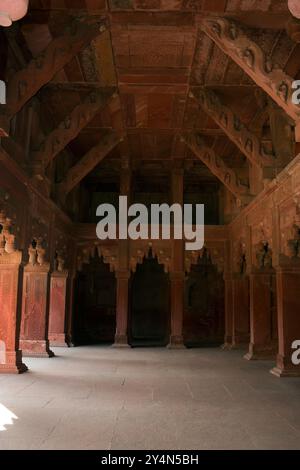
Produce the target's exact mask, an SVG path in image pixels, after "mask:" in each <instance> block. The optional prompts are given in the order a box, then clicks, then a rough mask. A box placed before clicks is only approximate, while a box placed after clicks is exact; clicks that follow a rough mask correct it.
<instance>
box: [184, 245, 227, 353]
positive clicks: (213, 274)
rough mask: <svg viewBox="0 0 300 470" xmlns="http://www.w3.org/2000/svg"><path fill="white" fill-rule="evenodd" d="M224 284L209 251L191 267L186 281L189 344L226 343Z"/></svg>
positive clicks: (186, 316) (187, 342)
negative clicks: (224, 341)
mask: <svg viewBox="0 0 300 470" xmlns="http://www.w3.org/2000/svg"><path fill="white" fill-rule="evenodd" d="M224 318H225V313H224V281H223V276H222V274H221V273H219V272H218V269H217V267H216V266H215V265H213V264H212V261H211V258H210V256H209V253H208V251H207V250H204V252H203V254H202V256H201V257H200V256H199V258H198V262H197V264H193V265H192V266H191V271H190V273H189V274H188V275H187V278H186V282H185V307H184V320H183V335H184V340H185V344H186V345H187V346H189V347H193V346H216V345H220V344H222V342H223V340H224V329H225V327H224V323H225V320H224Z"/></svg>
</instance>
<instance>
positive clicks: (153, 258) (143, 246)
mask: <svg viewBox="0 0 300 470" xmlns="http://www.w3.org/2000/svg"><path fill="white" fill-rule="evenodd" d="M159 245H160V244H159V243H157V244H152V243H140V246H132V249H131V250H130V255H131V257H130V266H131V273H132V274H131V279H130V297H129V299H130V300H129V303H130V305H129V342H130V344H131V345H132V346H166V345H167V344H168V341H169V335H170V280H169V274H168V273H169V270H170V260H171V256H170V255H169V252H168V247H165V248H164V247H162V246H159Z"/></svg>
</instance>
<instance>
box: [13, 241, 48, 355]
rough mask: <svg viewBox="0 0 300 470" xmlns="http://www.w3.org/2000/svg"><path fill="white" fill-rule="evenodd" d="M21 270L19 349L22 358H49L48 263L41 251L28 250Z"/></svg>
mask: <svg viewBox="0 0 300 470" xmlns="http://www.w3.org/2000/svg"><path fill="white" fill-rule="evenodd" d="M29 255H30V260H29V263H28V264H27V266H25V268H24V277H23V298H22V322H21V341H20V347H21V349H22V351H23V353H24V355H26V356H34V357H53V356H54V354H53V352H52V351H51V350H50V348H49V340H48V324H49V284H50V282H49V270H50V265H49V263H44V262H43V260H42V259H41V258H42V250H39V249H35V248H33V247H32V248H30V250H29Z"/></svg>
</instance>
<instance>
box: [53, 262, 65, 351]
mask: <svg viewBox="0 0 300 470" xmlns="http://www.w3.org/2000/svg"><path fill="white" fill-rule="evenodd" d="M67 280H68V272H67V271H63V272H60V271H55V272H53V273H52V274H51V280H50V307H49V335H48V337H49V342H50V346H56V347H68V342H67V339H66V300H67V299H66V296H67Z"/></svg>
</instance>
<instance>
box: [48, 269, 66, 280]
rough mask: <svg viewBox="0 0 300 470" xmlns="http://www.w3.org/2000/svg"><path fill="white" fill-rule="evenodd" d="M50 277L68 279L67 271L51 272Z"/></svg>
mask: <svg viewBox="0 0 300 470" xmlns="http://www.w3.org/2000/svg"><path fill="white" fill-rule="evenodd" d="M51 277H55V278H61V279H68V277H69V271H67V270H64V271H52V273H51Z"/></svg>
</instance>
